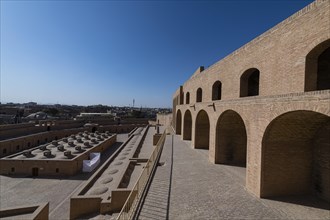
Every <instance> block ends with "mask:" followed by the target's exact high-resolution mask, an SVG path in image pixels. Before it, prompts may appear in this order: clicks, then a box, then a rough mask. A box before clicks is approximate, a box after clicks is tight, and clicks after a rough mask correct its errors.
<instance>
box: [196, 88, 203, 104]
mask: <svg viewBox="0 0 330 220" xmlns="http://www.w3.org/2000/svg"><path fill="white" fill-rule="evenodd" d="M202 101H203V90H202V88H198V89H197V92H196V102H202Z"/></svg>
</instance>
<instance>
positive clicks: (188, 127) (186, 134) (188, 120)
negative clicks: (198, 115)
mask: <svg viewBox="0 0 330 220" xmlns="http://www.w3.org/2000/svg"><path fill="white" fill-rule="evenodd" d="M191 133H192V117H191V112H190V111H189V110H187V111H186V112H185V113H184V117H183V140H191Z"/></svg>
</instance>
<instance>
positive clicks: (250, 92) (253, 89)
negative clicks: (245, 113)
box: [240, 68, 260, 97]
mask: <svg viewBox="0 0 330 220" xmlns="http://www.w3.org/2000/svg"><path fill="white" fill-rule="evenodd" d="M259 75H260V72H259V70H258V69H256V68H251V69H248V70H246V71H245V72H244V73H243V74H242V76H241V87H240V97H247V96H257V95H259Z"/></svg>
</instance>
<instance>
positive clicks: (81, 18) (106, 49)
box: [1, 0, 312, 107]
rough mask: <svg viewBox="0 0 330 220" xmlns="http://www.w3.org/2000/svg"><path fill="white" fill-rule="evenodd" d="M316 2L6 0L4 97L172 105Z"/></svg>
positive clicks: (3, 15)
mask: <svg viewBox="0 0 330 220" xmlns="http://www.w3.org/2000/svg"><path fill="white" fill-rule="evenodd" d="M311 2H312V1H304V0H291V1H290V0H273V1H266V0H265V1H261V0H259V1H202V0H201V1H3V0H1V102H2V103H5V102H29V101H35V102H38V103H54V104H55V103H59V104H78V105H93V104H104V105H119V106H123V105H125V106H128V105H130V104H132V101H133V99H135V104H136V106H138V107H139V106H143V107H144V106H147V107H171V105H172V95H173V93H174V92H175V90H176V89H177V88H178V87H179V86H180V85H181V84H183V83H184V82H185V81H186V80H187V79H188V78H189V77H190V76H191V74H192V73H193V72H194V71H195V69H197V67H198V66H201V65H204V66H205V67H207V66H210V65H212V64H214V63H215V62H217V61H218V60H220V59H221V58H223V57H225V56H226V55H228V54H230V53H231V52H233V51H234V50H236V49H237V48H239V47H241V46H243V45H244V44H245V43H247V42H249V41H251V40H252V39H253V38H255V37H257V36H258V35H260V34H262V33H263V32H265V31H266V30H268V29H269V28H271V27H273V26H275V25H276V24H278V23H279V22H281V21H282V20H284V19H285V18H287V17H289V16H290V15H292V14H293V13H295V12H296V11H298V10H300V9H302V8H303V7H304V6H306V5H308V4H309V3H311Z"/></svg>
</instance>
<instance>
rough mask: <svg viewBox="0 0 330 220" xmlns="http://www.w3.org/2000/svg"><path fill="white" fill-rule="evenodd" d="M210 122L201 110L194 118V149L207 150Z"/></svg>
mask: <svg viewBox="0 0 330 220" xmlns="http://www.w3.org/2000/svg"><path fill="white" fill-rule="evenodd" d="M209 140H210V121H209V116H208V115H207V113H206V111H204V110H201V111H200V112H198V114H197V117H196V126H195V148H198V149H209Z"/></svg>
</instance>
